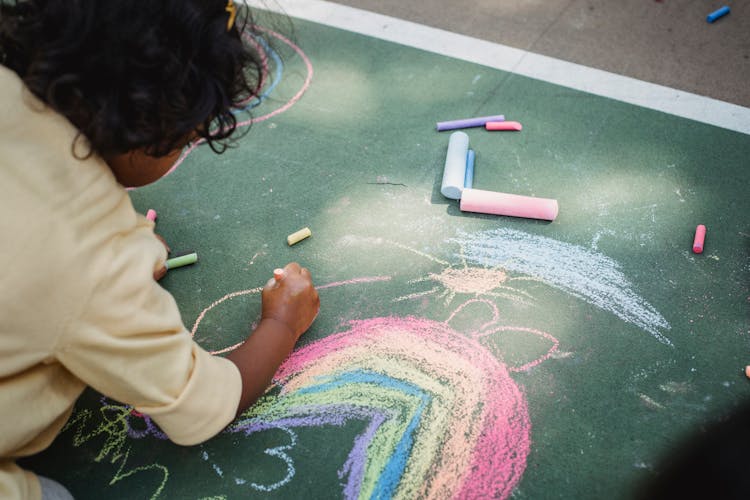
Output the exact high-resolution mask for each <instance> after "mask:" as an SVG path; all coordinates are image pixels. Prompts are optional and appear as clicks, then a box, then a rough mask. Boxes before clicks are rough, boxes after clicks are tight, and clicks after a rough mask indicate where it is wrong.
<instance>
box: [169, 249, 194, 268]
mask: <svg viewBox="0 0 750 500" xmlns="http://www.w3.org/2000/svg"><path fill="white" fill-rule="evenodd" d="M196 262H198V254H197V253H195V252H192V253H188V254H185V255H180V256H179V257H172V258H171V259H168V260H167V262H166V263H165V264H164V265H165V266H166V267H167V269H174V268H176V267H182V266H189V265H190V264H195V263H196Z"/></svg>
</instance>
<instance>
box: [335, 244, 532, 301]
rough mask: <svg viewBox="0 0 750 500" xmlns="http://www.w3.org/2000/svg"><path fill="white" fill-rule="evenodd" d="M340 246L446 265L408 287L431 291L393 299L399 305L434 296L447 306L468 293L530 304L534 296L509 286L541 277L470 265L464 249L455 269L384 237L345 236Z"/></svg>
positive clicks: (428, 255)
mask: <svg viewBox="0 0 750 500" xmlns="http://www.w3.org/2000/svg"><path fill="white" fill-rule="evenodd" d="M341 243H342V244H344V245H361V244H368V245H389V246H394V247H396V248H400V249H402V250H405V251H407V252H411V253H413V254H415V255H418V256H420V257H423V258H425V259H427V260H429V261H431V262H435V263H436V264H439V265H441V266H443V269H442V270H441V271H440V272H437V273H428V274H427V276H424V277H422V278H416V279H413V280H410V281H409V282H408V283H409V284H416V283H421V282H432V283H435V284H436V286H434V287H432V288H430V289H429V290H423V291H420V292H414V293H410V294H407V295H402V296H400V297H397V298H395V299H394V301H396V302H400V301H403V300H410V299H416V298H420V297H425V296H429V295H435V296H437V297H438V298H444V299H445V304H446V305H448V304H450V303H451V302H452V301H453V299H454V298H455V297H456V295H457V294H467V295H471V296H474V297H480V296H484V297H497V298H503V299H508V300H510V301H512V302H516V303H523V304H528V303H529V302H530V301H531V300H533V297H532V296H531V294H529V293H528V292H525V291H523V290H519V289H517V288H514V287H512V286H510V285H509V284H508V283H510V282H512V281H541V280H539V279H538V278H532V277H527V276H510V275H509V274H508V273H507V272H506V270H505V269H503V267H502V266H501V265H495V266H492V267H475V266H469V265H468V264H467V262H466V259H465V258H464V256H463V249H461V252H460V254H459V257H460V260H461V266H455V265H453V264H451V263H450V262H447V261H444V260H442V259H439V258H438V257H435V256H433V255H430V254H428V253H426V252H421V251H419V250H416V249H414V248H411V247H409V246H407V245H403V244H401V243H398V242H396V241H391V240H387V239H383V238H373V237H365V236H345V237H344V238H342V239H341Z"/></svg>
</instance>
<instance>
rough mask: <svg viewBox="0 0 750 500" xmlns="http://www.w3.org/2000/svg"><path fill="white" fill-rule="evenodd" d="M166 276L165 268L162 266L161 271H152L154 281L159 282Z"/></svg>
mask: <svg viewBox="0 0 750 500" xmlns="http://www.w3.org/2000/svg"><path fill="white" fill-rule="evenodd" d="M166 275H167V266H162V267H161V269H157V270H156V271H154V280H156V281H159V280H160V279H162V278H163V277H164V276H166Z"/></svg>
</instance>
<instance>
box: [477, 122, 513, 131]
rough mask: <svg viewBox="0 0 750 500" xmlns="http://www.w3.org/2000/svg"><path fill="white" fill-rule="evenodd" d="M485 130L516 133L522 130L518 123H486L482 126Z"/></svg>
mask: <svg viewBox="0 0 750 500" xmlns="http://www.w3.org/2000/svg"><path fill="white" fill-rule="evenodd" d="M484 128H485V129H487V130H512V131H514V132H518V131H520V130H521V129H522V128H523V125H521V124H520V123H518V122H487V123H485V124H484Z"/></svg>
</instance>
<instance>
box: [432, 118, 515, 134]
mask: <svg viewBox="0 0 750 500" xmlns="http://www.w3.org/2000/svg"><path fill="white" fill-rule="evenodd" d="M504 120H505V116H504V115H493V116H479V117H477V118H463V119H461V120H449V121H447V122H437V130H438V132H442V131H443V130H455V129H457V128H471V127H484V124H485V123H487V122H501V121H504Z"/></svg>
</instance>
